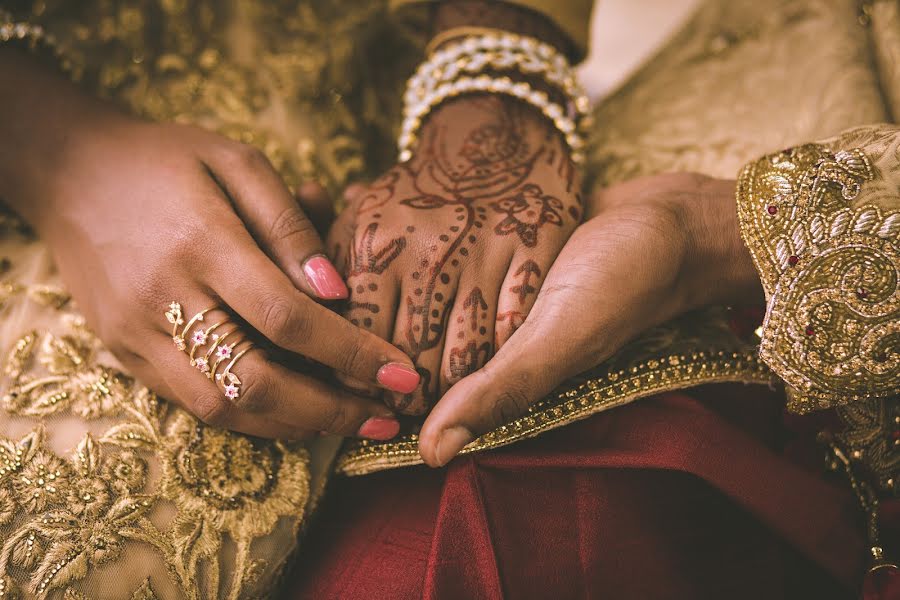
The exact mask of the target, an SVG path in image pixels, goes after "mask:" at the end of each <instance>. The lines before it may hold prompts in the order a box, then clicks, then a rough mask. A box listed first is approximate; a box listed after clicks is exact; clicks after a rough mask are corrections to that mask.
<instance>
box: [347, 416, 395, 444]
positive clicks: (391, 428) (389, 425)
mask: <svg viewBox="0 0 900 600" xmlns="http://www.w3.org/2000/svg"><path fill="white" fill-rule="evenodd" d="M398 433H400V423H398V422H397V421H396V420H395V419H389V418H387V417H371V418H370V419H369V420H368V421H366V422H365V423H363V424H362V427H360V428H359V431H358V432H357V434H356V435H358V436H359V437H361V438H366V439H370V440H381V441H383V440H389V439H391V438H394V437H396V436H397V434H398Z"/></svg>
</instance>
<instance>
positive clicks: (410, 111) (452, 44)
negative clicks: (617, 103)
mask: <svg viewBox="0 0 900 600" xmlns="http://www.w3.org/2000/svg"><path fill="white" fill-rule="evenodd" d="M460 31H465V35H463V36H461V35H460V34H459V32H460ZM451 36H452V37H451ZM458 37H462V39H460V40H457V41H453V40H456V39H457V38H458ZM431 47H432V48H439V49H437V50H436V51H434V52H430V53H429V57H428V59H427V60H426V61H425V62H423V63H422V64H421V65H420V66H419V68H418V69H417V70H416V73H415V74H414V75H413V76H412V77H411V78H410V79H409V81H408V82H407V88H406V92H405V94H404V108H403V123H402V125H401V131H400V136H399V138H398V140H397V145H398V149H399V153H400V155H399V160H400V161H401V162H406V161H408V160H410V159H411V158H412V152H413V148H414V146H415V144H416V142H417V134H418V130H419V127H421V125H422V122H423V121H424V120H425V118H426V117H427V116H428V114H429V113H430V112H431V111H432V110H433V109H434V108H435V107H436V106H438V105H439V104H441V103H442V102H444V101H446V100H448V99H450V98H453V97H456V96H459V95H461V94H466V93H477V92H487V93H495V94H504V95H508V96H512V97H515V98H518V99H520V100H522V101H524V102H527V103H529V104H531V105H532V106H534V107H535V108H537V109H538V110H540V111H541V113H542V114H543V115H544V116H545V117H547V118H548V119H549V120H550V121H551V122H552V123H553V125H554V127H556V128H557V129H558V130H559V131H560V133H562V135H563V137H564V138H565V141H566V144H567V145H568V146H569V149H570V151H571V158H572V161H573V162H576V163H580V162H582V161H583V160H584V153H583V146H584V142H583V138H582V135H581V133H582V132H586V130H587V128H588V127H590V125H591V123H592V117H591V115H590V101H589V100H588V97H587V95H586V94H585V93H584V89H583V88H582V87H581V85H580V84H579V83H578V79H577V77H576V76H575V73H574V71H573V70H572V68H571V66H569V62H568V60H566V57H565V56H563V55H562V54H561V53H560V52H558V51H557V50H556V49H555V48H554V47H553V46H551V45H550V44H546V43H544V42H541V41H540V40H537V39H535V38H531V37H527V36H522V35H517V34H514V33H509V32H501V31H498V30H486V31H485V32H484V33H481V34H480V35H475V34H474V32H472V31H469V29H468V28H461V29H460V30H457V31H456V32H455V33H454V30H450V31H448V32H446V35H444V37H443V38H441V39H440V44H437V43H435V44H432V46H431ZM486 70H490V71H510V70H512V71H514V72H516V73H518V74H520V75H522V76H524V77H539V78H540V79H542V80H543V81H545V82H546V83H547V84H548V85H549V86H550V87H552V88H556V89H559V90H560V91H561V92H562V93H563V94H564V95H565V96H566V97H568V98H569V99H570V101H569V102H568V103H567V108H564V107H563V106H562V105H560V104H557V103H556V102H553V101H552V100H550V97H549V96H548V94H547V93H545V92H543V91H539V90H535V89H534V88H533V87H532V86H531V85H530V84H529V83H527V82H524V81H513V80H512V79H511V78H510V77H509V76H489V75H487V74H484V73H483V72H484V71H486ZM477 73H482V74H481V75H477V76H475V75H476V74H477Z"/></svg>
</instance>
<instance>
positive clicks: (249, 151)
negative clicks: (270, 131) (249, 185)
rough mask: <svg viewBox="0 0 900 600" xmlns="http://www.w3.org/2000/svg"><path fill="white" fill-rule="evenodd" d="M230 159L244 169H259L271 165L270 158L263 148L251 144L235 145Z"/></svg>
mask: <svg viewBox="0 0 900 600" xmlns="http://www.w3.org/2000/svg"><path fill="white" fill-rule="evenodd" d="M230 159H231V161H232V162H233V163H234V164H236V165H237V166H238V167H240V168H244V169H258V168H260V167H268V166H269V159H268V158H266V155H265V154H264V153H263V152H262V150H260V149H259V148H257V147H256V146H252V145H250V144H235V145H233V146H232V149H231V156H230Z"/></svg>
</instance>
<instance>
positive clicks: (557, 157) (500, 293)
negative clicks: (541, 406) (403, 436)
mask: <svg viewBox="0 0 900 600" xmlns="http://www.w3.org/2000/svg"><path fill="white" fill-rule="evenodd" d="M420 139H421V141H420V143H419V146H418V149H417V151H416V155H415V157H414V158H413V159H412V160H411V161H410V162H409V163H406V164H400V165H398V166H396V167H394V168H393V169H391V170H390V171H388V172H387V173H386V174H385V175H383V176H382V177H381V178H379V179H378V180H377V181H375V182H374V183H373V184H372V185H371V186H369V187H368V188H366V189H364V190H363V191H362V192H360V193H357V194H356V196H355V197H354V198H353V200H352V201H351V202H350V205H349V206H348V208H347V209H346V210H345V211H344V213H342V215H341V217H340V218H339V220H338V223H336V224H335V227H334V228H333V229H332V234H331V236H330V244H329V245H330V247H332V248H333V252H334V254H335V255H337V256H338V257H339V258H338V259H337V261H336V262H337V264H338V265H341V264H343V265H345V268H346V274H347V282H348V285H349V287H350V294H351V296H350V302H349V303H348V305H347V310H346V314H347V316H348V318H349V319H350V320H351V322H352V323H354V324H358V325H360V326H362V327H364V328H366V329H368V330H369V331H371V332H373V333H375V334H377V335H379V336H381V337H384V338H386V339H390V340H393V342H394V344H396V345H397V347H398V348H400V349H402V350H403V351H404V352H406V353H407V354H409V356H411V357H412V359H413V361H414V362H415V365H416V368H417V369H418V372H419V374H420V375H421V377H422V379H421V385H419V386H418V387H415V389H411V390H410V391H411V393H409V394H395V395H393V396H392V397H389V398H388V401H389V403H390V404H391V405H392V406H393V407H395V408H396V409H398V410H400V411H402V412H406V413H412V414H421V413H423V412H425V411H426V410H427V408H428V407H429V406H430V404H431V403H432V402H433V401H434V400H435V399H436V398H437V397H439V395H440V394H441V393H443V392H444V391H446V390H447V389H448V388H449V387H450V386H451V385H453V384H455V383H456V382H457V381H459V380H461V379H463V378H464V377H466V376H467V375H468V374H469V373H472V372H474V371H475V370H477V369H478V368H480V367H481V366H482V365H484V364H485V363H486V362H487V360H488V359H489V358H490V357H491V356H492V355H493V353H494V348H495V347H496V346H498V345H501V344H503V343H504V342H505V341H506V340H507V339H508V338H509V336H510V335H512V332H513V331H515V329H516V328H517V327H518V326H519V325H520V324H521V323H522V321H523V320H524V319H525V316H526V315H527V314H528V312H529V311H530V310H531V307H532V305H533V304H534V300H535V298H536V296H537V292H538V290H539V289H540V287H541V283H542V281H543V279H544V276H545V275H546V273H547V270H548V269H549V268H550V265H551V264H553V261H554V259H555V258H556V255H557V254H558V253H559V251H560V249H561V248H562V246H563V244H564V243H565V241H566V240H567V239H568V238H569V235H570V234H571V233H572V231H573V230H574V229H575V227H576V226H577V224H578V223H579V222H580V221H581V216H582V215H581V213H582V209H581V206H580V201H579V198H578V194H577V192H576V190H578V182H577V181H576V178H575V171H574V169H573V166H572V164H571V162H570V160H569V157H568V150H567V148H566V147H565V144H564V142H563V141H562V139H561V137H560V136H559V134H558V133H557V132H556V131H555V129H554V128H553V126H552V124H551V123H550V122H549V121H547V120H545V119H544V118H543V117H542V116H540V113H538V112H537V111H536V110H535V109H533V108H532V107H530V106H528V105H526V104H522V103H519V102H518V101H514V100H509V99H506V98H502V97H496V96H493V97H492V96H466V97H463V98H460V99H457V100H455V101H452V102H449V103H446V104H444V105H442V106H441V107H440V108H439V109H438V110H437V111H436V112H434V113H433V114H432V116H431V117H430V118H429V120H428V122H427V123H426V125H425V128H424V130H423V131H422V133H421V136H420Z"/></svg>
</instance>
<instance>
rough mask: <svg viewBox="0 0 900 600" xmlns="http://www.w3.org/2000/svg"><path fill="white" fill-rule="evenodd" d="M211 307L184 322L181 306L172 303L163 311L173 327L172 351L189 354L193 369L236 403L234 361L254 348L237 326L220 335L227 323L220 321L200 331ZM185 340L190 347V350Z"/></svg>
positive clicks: (238, 392)
mask: <svg viewBox="0 0 900 600" xmlns="http://www.w3.org/2000/svg"><path fill="white" fill-rule="evenodd" d="M214 308H215V307H210V308H207V309H205V310H202V311H200V312H198V313H197V314H195V315H194V316H193V317H191V318H190V319H188V320H187V322H185V317H184V312H183V311H182V308H181V304H180V303H178V302H172V303H171V304H169V310H167V311H166V319H167V320H168V321H169V323H171V324H172V342H173V343H174V344H175V348H176V349H177V350H178V351H180V352H183V353H185V354H187V355H188V358H189V359H190V363H191V366H192V367H194V368H196V369H197V370H198V371H200V372H201V373H203V374H204V375H206V378H207V379H209V380H210V381H213V382H214V383H216V384H217V385H220V386H221V388H222V392H223V393H224V394H225V397H226V398H227V399H229V400H236V399H237V398H238V397H240V395H241V380H240V378H238V376H237V375H235V374H234V372H233V369H234V367H235V365H236V364H237V362H238V361H239V360H240V359H241V358H242V357H243V356H244V355H245V354H247V353H248V352H249V351H250V350H252V349H253V343H252V342H250V341H249V340H248V339H247V338H246V337H244V336H242V335H241V331H240V329H239V328H237V327H233V328H231V329H229V330H228V331H226V332H225V333H223V334H219V333H218V330H219V329H220V328H224V327H225V326H226V325H227V323H228V322H227V321H219V322H217V323H214V324H213V325H210V326H209V327H207V328H203V327H202V324H203V322H204V320H205V318H206V315H207V314H208V313H209V312H210V311H212V310H213V309H214ZM188 340H190V344H191V348H190V351H188ZM238 347H240V349H239V350H238ZM203 350H205V352H204V351H203ZM235 350H237V352H235ZM198 351H200V354H199V356H198ZM223 365H224V369H223V370H222V372H221V373H218V370H219V367H221V366H223Z"/></svg>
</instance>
